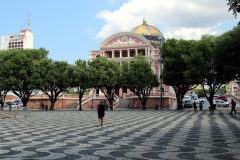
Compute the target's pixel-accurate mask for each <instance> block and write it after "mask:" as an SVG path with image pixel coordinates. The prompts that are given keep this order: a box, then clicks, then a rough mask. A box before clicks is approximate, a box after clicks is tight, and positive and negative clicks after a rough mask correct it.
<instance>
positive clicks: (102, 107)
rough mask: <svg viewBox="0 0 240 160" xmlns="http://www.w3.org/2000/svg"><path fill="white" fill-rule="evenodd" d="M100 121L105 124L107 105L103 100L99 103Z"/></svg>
mask: <svg viewBox="0 0 240 160" xmlns="http://www.w3.org/2000/svg"><path fill="white" fill-rule="evenodd" d="M97 110H98V121H99V122H100V123H101V126H102V125H103V118H104V116H105V105H104V104H103V102H102V101H100V104H99V105H98V108H97Z"/></svg>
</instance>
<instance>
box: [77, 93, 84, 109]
mask: <svg viewBox="0 0 240 160" xmlns="http://www.w3.org/2000/svg"><path fill="white" fill-rule="evenodd" d="M82 97H83V94H79V96H78V99H79V103H78V105H79V108H78V110H79V111H81V110H82Z"/></svg>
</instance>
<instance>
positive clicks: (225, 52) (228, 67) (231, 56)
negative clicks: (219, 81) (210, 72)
mask: <svg viewBox="0 0 240 160" xmlns="http://www.w3.org/2000/svg"><path fill="white" fill-rule="evenodd" d="M238 42H240V26H239V25H238V26H236V27H234V28H233V29H232V30H230V31H228V32H225V33H223V34H222V35H221V36H219V38H218V41H217V44H216V49H217V53H219V54H218V56H217V61H216V63H217V66H218V67H217V69H216V70H219V71H218V72H221V70H222V68H223V69H224V71H226V72H227V74H226V76H227V77H226V78H228V77H229V78H231V79H232V80H234V81H236V82H237V83H239V84H240V65H239V62H240V49H239V48H240V43H238ZM222 76H223V75H222Z"/></svg>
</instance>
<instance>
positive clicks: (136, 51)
mask: <svg viewBox="0 0 240 160" xmlns="http://www.w3.org/2000/svg"><path fill="white" fill-rule="evenodd" d="M137 54H138V53H137V48H135V56H136V55H137Z"/></svg>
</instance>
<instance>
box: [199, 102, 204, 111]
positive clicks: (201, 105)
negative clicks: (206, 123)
mask: <svg viewBox="0 0 240 160" xmlns="http://www.w3.org/2000/svg"><path fill="white" fill-rule="evenodd" d="M199 108H200V110H202V108H203V104H202V101H201V102H200V103H199Z"/></svg>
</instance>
